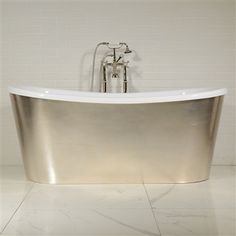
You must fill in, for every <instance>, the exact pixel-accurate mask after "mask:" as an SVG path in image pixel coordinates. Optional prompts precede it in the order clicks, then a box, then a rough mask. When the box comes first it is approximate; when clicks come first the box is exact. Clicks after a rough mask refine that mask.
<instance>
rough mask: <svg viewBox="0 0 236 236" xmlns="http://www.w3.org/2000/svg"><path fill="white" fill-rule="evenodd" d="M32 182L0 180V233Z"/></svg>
mask: <svg viewBox="0 0 236 236" xmlns="http://www.w3.org/2000/svg"><path fill="white" fill-rule="evenodd" d="M31 186H32V183H12V182H11V183H7V182H2V183H1V182H0V233H1V231H2V230H3V229H4V227H5V225H6V224H7V222H8V221H9V220H10V219H11V216H12V215H13V214H14V212H15V211H16V209H17V208H18V207H19V205H20V204H21V202H22V201H23V199H24V197H25V195H26V194H27V193H28V192H29V191H30V189H31Z"/></svg>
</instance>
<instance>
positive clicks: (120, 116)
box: [11, 94, 223, 184]
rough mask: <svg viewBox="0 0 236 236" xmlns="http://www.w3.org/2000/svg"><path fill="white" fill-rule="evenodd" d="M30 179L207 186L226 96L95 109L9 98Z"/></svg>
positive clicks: (99, 106) (87, 105) (97, 105)
mask: <svg viewBox="0 0 236 236" xmlns="http://www.w3.org/2000/svg"><path fill="white" fill-rule="evenodd" d="M11 100H12V105H13V108H14V111H15V112H14V114H15V120H16V123H17V129H18V134H19V139H20V143H21V149H22V156H23V161H24V165H25V170H26V174H27V176H28V178H29V179H30V180H33V181H35V182H40V183H51V184H77V183H143V182H144V183H187V182H196V181H202V180H206V179H207V178H208V177H209V170H210V165H211V160H212V155H213V149H214V143H215V137H216V133H217V127H218V123H219V117H220V111H221V107H222V101H223V96H219V97H215V98H208V99H200V100H191V101H182V102H167V103H149V104H98V103H96V104H93V103H79V102H66V101H55V100H46V99H38V98H30V97H24V96H20V95H15V94H11Z"/></svg>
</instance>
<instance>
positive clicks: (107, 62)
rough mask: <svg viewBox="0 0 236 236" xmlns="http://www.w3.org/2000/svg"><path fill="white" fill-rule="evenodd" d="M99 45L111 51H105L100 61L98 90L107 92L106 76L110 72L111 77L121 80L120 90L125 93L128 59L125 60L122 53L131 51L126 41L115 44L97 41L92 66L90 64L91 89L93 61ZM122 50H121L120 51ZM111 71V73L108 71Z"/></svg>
mask: <svg viewBox="0 0 236 236" xmlns="http://www.w3.org/2000/svg"><path fill="white" fill-rule="evenodd" d="M100 46H106V47H107V48H108V49H110V50H112V52H109V53H106V54H105V55H104V57H103V59H102V61H101V66H100V68H101V69H102V72H101V73H99V74H102V79H101V80H100V81H99V82H100V83H99V84H100V86H99V87H100V89H99V91H100V92H103V93H106V92H108V77H109V74H111V78H113V79H120V80H123V86H122V87H123V89H122V90H121V92H123V93H127V91H128V80H127V68H128V63H129V61H125V59H124V57H125V56H124V55H125V54H128V53H131V52H132V51H131V50H130V49H129V46H128V44H127V43H124V42H121V43H117V44H112V43H109V42H101V43H98V44H97V46H96V48H95V50H94V54H93V66H92V81H91V91H93V90H94V88H93V87H94V80H95V61H96V54H97V50H98V48H99V47H100ZM121 50H122V51H121ZM109 71H111V73H109Z"/></svg>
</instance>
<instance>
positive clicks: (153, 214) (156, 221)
mask: <svg viewBox="0 0 236 236" xmlns="http://www.w3.org/2000/svg"><path fill="white" fill-rule="evenodd" d="M143 188H144V191H145V193H146V197H147V199H148V202H149V205H150V208H151V211H152V216H153V218H154V221H155V224H156V228H157V232H158V233H159V235H160V236H162V233H161V229H160V226H159V223H158V219H157V216H156V214H155V212H154V211H153V209H152V203H151V200H150V196H149V194H148V191H147V189H146V186H145V183H143Z"/></svg>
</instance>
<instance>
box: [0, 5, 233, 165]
mask: <svg viewBox="0 0 236 236" xmlns="http://www.w3.org/2000/svg"><path fill="white" fill-rule="evenodd" d="M0 4H1V15H0V20H1V80H0V81H1V84H0V88H1V94H0V132H1V136H0V144H1V147H0V148H1V150H0V151H1V155H0V164H2V165H18V164H22V161H21V158H20V151H19V147H18V142H17V138H16V131H15V126H14V121H13V117H12V113H11V108H10V101H9V96H8V92H7V86H8V85H10V84H24V85H27V84H28V85H37V86H43V87H47V86H48V87H54V88H68V89H83V90H86V89H87V88H88V84H89V78H90V77H91V65H92V53H93V50H94V47H95V46H96V44H97V43H98V42H100V41H112V42H116V41H118V42H120V41H125V42H128V43H129V45H130V48H131V49H133V50H134V51H135V53H133V54H132V55H130V66H131V68H130V71H131V73H130V80H131V81H130V86H131V89H132V91H141V90H144V91H151V90H165V89H175V88H187V87H226V88H228V95H227V96H226V98H225V102H224V107H223V114H222V119H221V125H220V128H219V133H218V139H217V143H216V150H215V155H214V160H213V163H214V164H222V165H232V164H235V163H236V160H235V51H234V49H235V48H234V46H235V45H234V43H235V42H234V41H235V18H234V14H235V13H234V1H233V0H232V1H230V0H222V1H218V0H214V1H211V0H209V1H207V0H205V1H199V0H156V1H154V0H153V1H151V0H143V1H141V0H139V1H138V0H130V1H114V0H110V1H102V0H97V1H90V0H89V1H85V0H78V1H76V0H74V1H69V0H68V1H65V0H64V1H60V0H58V1H55V0H28V1H27V0H25V1H23V0H22V1H21V0H18V1H16V0H14V1H13V0H2V1H1V2H0Z"/></svg>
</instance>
